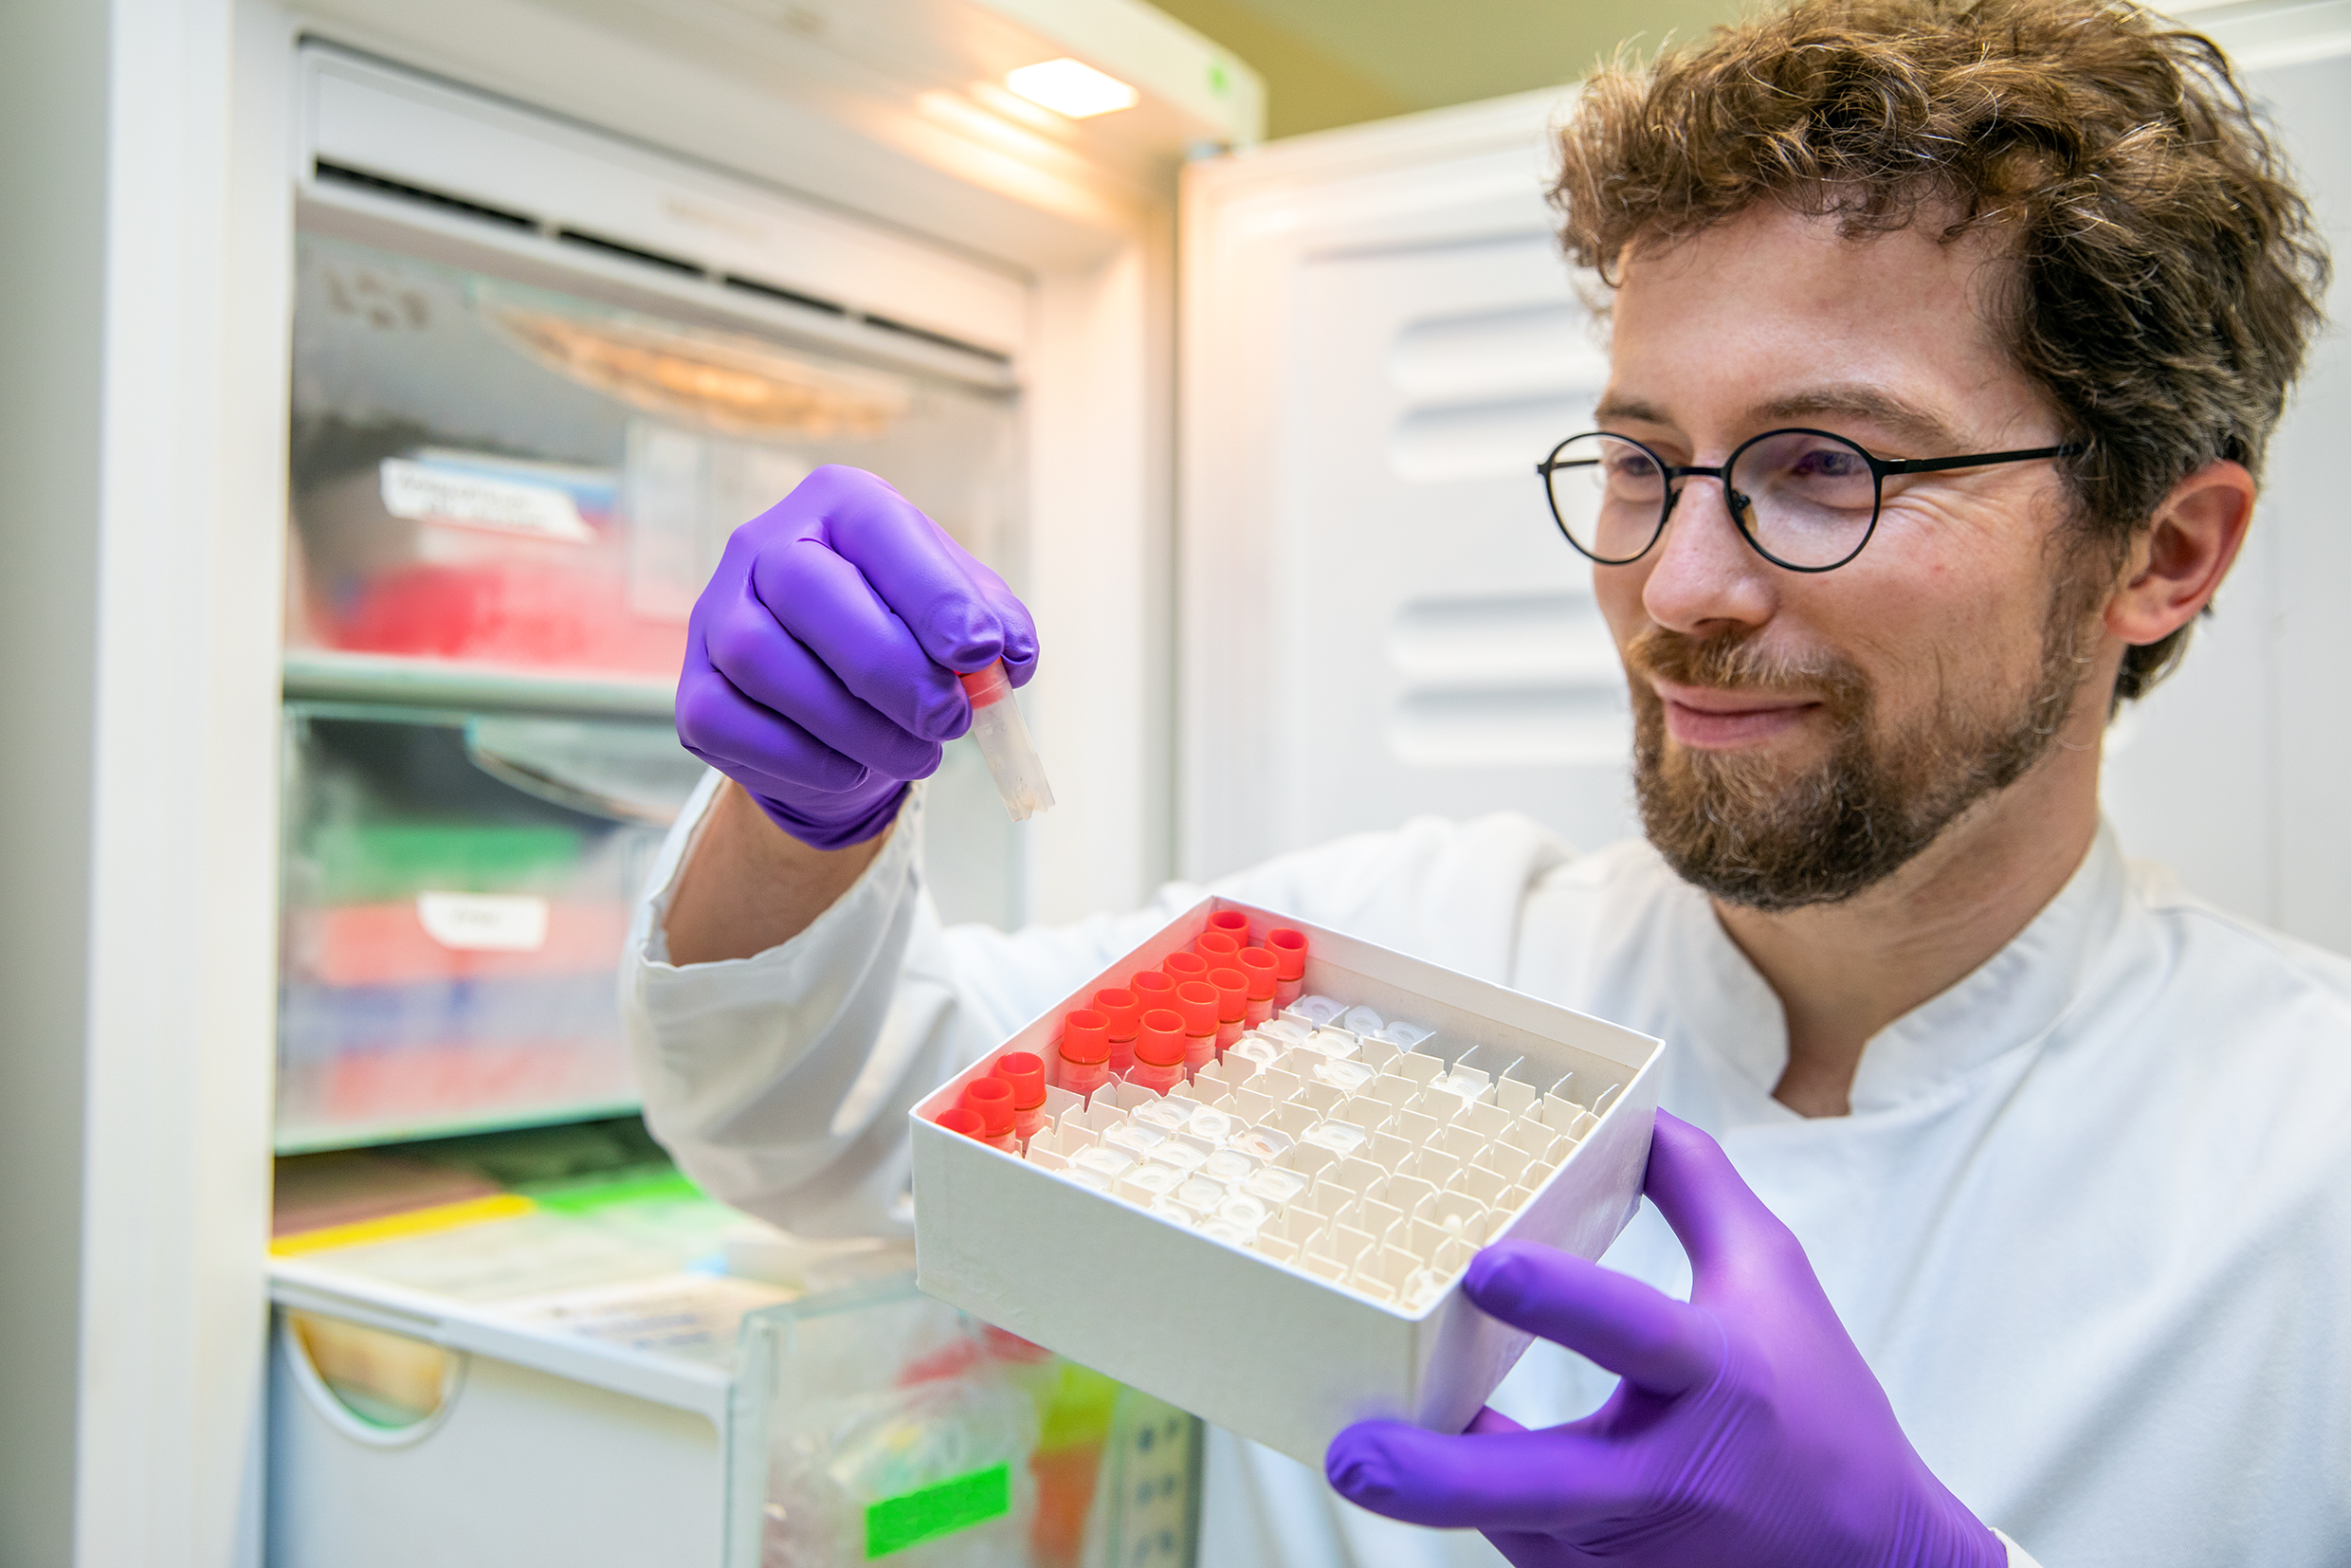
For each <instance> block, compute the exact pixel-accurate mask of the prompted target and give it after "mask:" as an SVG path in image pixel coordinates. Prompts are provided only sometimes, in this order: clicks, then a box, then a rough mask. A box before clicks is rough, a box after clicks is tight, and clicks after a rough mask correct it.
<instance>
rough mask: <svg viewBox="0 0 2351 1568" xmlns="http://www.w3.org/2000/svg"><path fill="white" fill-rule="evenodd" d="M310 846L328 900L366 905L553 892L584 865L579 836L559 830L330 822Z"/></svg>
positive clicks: (323, 896)
mask: <svg viewBox="0 0 2351 1568" xmlns="http://www.w3.org/2000/svg"><path fill="white" fill-rule="evenodd" d="M306 848H307V851H308V858H309V859H310V861H311V862H312V863H313V864H314V865H315V866H317V868H318V875H319V898H320V899H321V900H322V901H324V902H325V903H372V902H374V901H377V900H382V899H402V898H410V897H413V896H414V895H416V894H418V893H422V892H426V891H428V890H437V891H447V892H452V893H506V892H518V891H530V890H551V889H553V888H556V887H559V886H560V885H561V884H563V882H564V880H565V879H566V878H568V877H569V876H570V875H571V873H572V870H573V868H574V866H577V865H578V863H579V856H580V835H579V834H578V833H576V832H574V831H572V830H570V829H568V828H554V827H505V826H493V825H487V824H469V823H410V822H381V823H366V824H358V823H329V824H326V825H324V826H322V827H320V828H319V829H318V830H316V831H314V832H313V833H312V834H311V835H310V842H309V844H308V845H307V846H306Z"/></svg>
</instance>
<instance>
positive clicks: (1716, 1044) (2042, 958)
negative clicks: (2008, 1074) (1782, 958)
mask: <svg viewBox="0 0 2351 1568" xmlns="http://www.w3.org/2000/svg"><path fill="white" fill-rule="evenodd" d="M2127 884H2128V875H2127V872H2126V870H2125V868H2124V865H2123V854H2122V850H2121V848H2120V847H2119V846H2118V844H2117V843H2116V840H2115V835H2114V830H2113V827H2112V825H2111V824H2109V823H2107V822H2105V821H2104V820H2101V822H2100V823H2099V828H2098V832H2097V835H2096V836H2095V837H2094V838H2093V839H2092V840H2091V842H2090V848H2089V852H2088V853H2087V854H2086V855H2085V856H2084V857H2083V859H2082V864H2081V865H2080V866H2078V867H2076V868H2075V870H2074V873H2073V875H2072V876H2071V877H2069V879H2067V882H2066V884H2065V886H2064V887H2063V888H2061V889H2060V890H2059V891H2058V894H2057V896H2056V897H2055V898H2053V899H2051V900H2050V902H2049V903H2048V904H2047V905H2046V906H2044V907H2043V908H2042V910H2041V912H2040V913H2039V914H2037V915H2035V916H2034V917H2033V918H2032V921H2031V922H2030V923H2028V924H2027V925H2026V926H2025V928H2024V929H2023V930H2022V931H2020V932H2018V933H2017V934H2016V936H2015V937H2014V939H2012V940H2011V941H2010V942H2009V943H2008V945H2007V946H2005V947H2003V948H2001V949H2000V950H1999V951H1998V952H1997V953H1995V954H1994V955H1993V956H1992V957H1990V958H1988V959H1986V960H1985V961H1984V962H1983V964H1981V965H1980V966H1979V967H1977V969H1976V970H1974V971H1973V972H1972V973H1970V974H1968V975H1965V976H1963V977H1962V978H1960V979H1959V981H1958V982H1956V983H1955V984H1953V985H1952V986H1951V987H1950V988H1949V989H1948V990H1946V991H1943V992H1942V993H1941V994H1938V995H1935V996H1932V997H1929V998H1928V999H1927V1000H1926V1001H1924V1002H1923V1003H1921V1004H1920V1005H1919V1006H1917V1007H1915V1008H1913V1009H1911V1010H1910V1011H1909V1012H1905V1013H1904V1014H1903V1015H1902V1016H1901V1017H1899V1018H1897V1019H1895V1020H1894V1021H1893V1022H1892V1023H1890V1024H1888V1025H1886V1028H1885V1029H1883V1030H1879V1031H1878V1033H1877V1034H1876V1035H1875V1036H1874V1037H1872V1038H1871V1040H1870V1041H1869V1043H1868V1046H1867V1047H1865V1048H1864V1049H1863V1052H1862V1058H1861V1067H1860V1069H1859V1070H1858V1071H1857V1072H1856V1073H1855V1074H1854V1077H1853V1088H1852V1097H1851V1104H1852V1114H1853V1115H1855V1116H1866V1115H1868V1114H1870V1113H1871V1112H1877V1111H1886V1110H1890V1109H1892V1108H1894V1107H1896V1106H1898V1105H1902V1104H1904V1103H1908V1102H1913V1101H1916V1100H1917V1099H1919V1098H1920V1097H1922V1096H1924V1095H1928V1094H1931V1093H1933V1092H1935V1091H1936V1090H1937V1089H1939V1088H1941V1087H1942V1086H1943V1085H1949V1084H1951V1083H1953V1082H1954V1081H1955V1080H1957V1079H1959V1078H1961V1077H1963V1076H1965V1075H1966V1074H1968V1073H1970V1072H1972V1071H1974V1070H1975V1069H1976V1068H1977V1067H1981V1066H1982V1065H1984V1064H1985V1063H1987V1062H1990V1061H1992V1060H1994V1059H1995V1058H1996V1057H1999V1056H2001V1055H2004V1054H2006V1053H2007V1052H2009V1051H2011V1050H2015V1049H2019V1048H2025V1047H2028V1046H2031V1045H2033V1044H2035V1043H2037V1042H2038V1041H2039V1040H2041V1039H2042V1038H2043V1037H2044V1036H2046V1035H2047V1034H2048V1033H2049V1031H2050V1030H2051V1029H2052V1028H2053V1027H2054V1026H2055V1025H2056V1024H2057V1023H2058V1021H2059V1020H2060V1019H2062V1018H2063V1017H2064V1016H2065V1014H2066V1012H2068V1010H2069V1008H2070V1007H2071V1006H2072V1005H2073V1003H2074V1002H2075V1000H2076V999H2077V998H2078V997H2079V996H2080V995H2081V994H2082V992H2083V989H2084V985H2085V983H2086V981H2087V977H2088V975H2089V972H2090V970H2091V967H2092V966H2093V965H2094V964H2095V963H2096V961H2097V959H2098V957H2099V956H2100V955H2101V954H2102V953H2104V952H2105V949H2106V946H2107V944H2108V943H2109V942H2110V941H2111V939H2113V937H2114V934H2115V932H2116V931H2117V929H2118V928H2119V927H2120V925H2121V923H2122V920H2123V895H2124V891H2125V889H2126V887H2127ZM1689 893H1690V897H1689V899H1688V902H1687V903H1686V913H1687V914H1688V916H1689V917H1690V918H1689V919H1687V920H1686V921H1683V922H1681V923H1682V924H1683V926H1684V933H1683V939H1682V940H1681V941H1679V942H1677V943H1676V945H1677V947H1679V948H1681V949H1682V951H1683V953H1684V954H1685V955H1686V966H1685V967H1684V968H1683V970H1682V973H1684V974H1685V975H1697V976H1702V977H1703V980H1702V983H1700V984H1697V985H1693V986H1692V987H1691V988H1690V990H1689V992H1688V993H1687V994H1686V1012H1685V1016H1686V1021H1687V1023H1688V1025H1689V1026H1690V1028H1689V1033H1688V1036H1687V1043H1688V1044H1689V1045H1691V1046H1692V1047H1693V1048H1697V1049H1698V1050H1700V1051H1702V1052H1704V1054H1707V1055H1710V1056H1713V1057H1714V1058H1716V1059H1717V1061H1718V1063H1719V1064H1720V1065H1721V1066H1722V1067H1728V1068H1729V1069H1730V1070H1731V1072H1732V1073H1733V1074H1735V1075H1736V1076H1737V1078H1739V1079H1740V1080H1742V1081H1744V1083H1745V1084H1746V1085H1751V1086H1752V1087H1753V1088H1754V1089H1755V1090H1756V1091H1757V1092H1758V1095H1759V1103H1752V1104H1750V1105H1749V1107H1748V1108H1747V1116H1746V1117H1744V1118H1741V1119H1740V1120H1753V1121H1766V1122H1770V1121H1801V1120H1803V1119H1802V1118H1800V1117H1798V1116H1797V1115H1796V1113H1795V1112H1794V1111H1791V1110H1789V1109H1788V1108H1787V1107H1786V1106H1784V1105H1781V1104H1780V1103H1778V1102H1777V1101H1775V1100H1773V1099H1772V1098H1771V1093H1772V1089H1773V1088H1774V1086H1776V1085H1777V1084H1778V1082H1779V1079H1780V1075H1781V1074H1782V1073H1783V1072H1784V1071H1785V1070H1786V1068H1787V1065H1788V1029H1787V1020H1786V1015H1785V1013H1784V1012H1782V1010H1781V1008H1780V1005H1779V999H1778V997H1777V994H1775V993H1774V992H1773V991H1772V989H1771V987H1770V986H1769V985H1768V984H1767V983H1765V981H1764V979H1763V976H1762V975H1761V974H1760V973H1759V972H1758V971H1757V969H1756V967H1755V965H1754V964H1752V963H1750V962H1749V961H1748V959H1747V956H1746V955H1745V954H1744V953H1742V952H1741V951H1740V948H1739V944H1738V943H1736V942H1734V941H1732V940H1731V939H1730V935H1729V933H1727V932H1725V931H1724V930H1723V929H1722V922H1721V921H1719V920H1718V919H1716V918H1715V914H1714V909H1713V906H1712V905H1711V904H1709V903H1707V902H1706V900H1705V898H1704V896H1703V895H1701V894H1699V893H1697V891H1696V890H1695V889H1690V890H1689ZM1726 1108H1727V1107H1726Z"/></svg>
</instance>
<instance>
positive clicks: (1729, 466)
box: [1535, 429, 2087, 572]
mask: <svg viewBox="0 0 2351 1568" xmlns="http://www.w3.org/2000/svg"><path fill="white" fill-rule="evenodd" d="M2086 450H2087V447H2085V446H2084V445H2083V444H2081V443H2079V442H2069V443H2068V444H2066V445H2065V446H2062V447H2032V448H2031V449H2030V450H2026V451H2016V452H1971V453H1969V454H1967V455H1966V456H1964V457H1921V458H1892V459H1888V458H1882V457H1874V456H1872V455H1871V454H1869V453H1868V452H1867V451H1864V450H1863V449H1862V448H1861V447H1858V446H1855V445H1854V444H1853V443H1852V442H1850V441H1848V440H1846V439H1845V438H1844V437H1843V436H1841V435H1832V434H1831V433H1830V432H1829V431H1827V430H1805V429H1786V430H1766V431H1764V432H1763V433H1762V434H1761V435H1759V436H1756V437H1754V438H1753V439H1751V440H1749V441H1746V442H1744V443H1742V444H1740V447H1739V448H1738V450H1736V451H1734V452H1732V453H1731V455H1730V459H1729V461H1728V462H1725V463H1723V464H1722V465H1721V466H1719V467H1708V466H1705V465H1701V464H1681V465H1676V464H1671V463H1668V462H1667V461H1666V460H1665V459H1664V458H1662V457H1659V456H1658V455H1657V454H1656V453H1655V452H1653V451H1651V450H1649V448H1648V447H1644V446H1642V445H1641V443H1639V442H1637V441H1635V440H1633V439H1632V438H1631V436H1625V435H1612V434H1610V433H1609V432H1608V431H1606V430H1591V431H1587V432H1586V433H1585V434H1582V435H1576V436H1570V437H1568V438H1567V439H1566V440H1565V441H1562V442H1560V443H1559V444H1558V446H1557V447H1553V448H1551V455H1550V456H1549V457H1547V458H1545V459H1543V460H1542V461H1541V462H1540V463H1538V464H1537V465H1535V471H1536V472H1537V473H1538V474H1540V475H1541V476H1542V482H1543V489H1544V491H1545V492H1546V493H1547V494H1548V495H1549V496H1550V498H1551V516H1552V520H1554V521H1556V522H1557V523H1558V525H1559V532H1560V533H1561V534H1564V535H1565V536H1567V542H1568V543H1570V544H1572V545H1574V546H1575V547H1576V549H1578V550H1580V551H1582V552H1583V553H1584V554H1585V555H1587V556H1591V557H1592V558H1593V559H1594V560H1595V561H1596V562H1598V563H1599V564H1600V565H1602V566H1624V565H1627V564H1628V563H1630V562H1632V561H1636V560H1639V559H1640V558H1641V557H1642V556H1645V555H1647V554H1649V547H1650V546H1651V545H1653V544H1655V543H1656V542H1657V539H1658V537H1659V536H1660V535H1662V534H1664V533H1665V531H1666V521H1667V520H1668V519H1669V518H1671V517H1672V516H1673V503H1674V502H1675V501H1678V500H1679V499H1681V495H1682V486H1681V484H1680V483H1678V482H1679V481H1682V480H1686V479H1716V480H1721V481H1722V496H1723V500H1724V501H1726V502H1727V503H1728V505H1729V507H1730V513H1731V518H1732V520H1734V521H1735V522H1737V523H1738V524H1739V532H1740V535H1741V537H1743V538H1745V539H1746V541H1747V542H1748V543H1749V544H1750V545H1752V546H1754V547H1755V553H1756V554H1757V555H1759V556H1762V557H1763V558H1764V559H1765V560H1767V561H1770V562H1771V563H1772V564H1773V565H1774V566H1781V567H1785V568H1787V569H1788V570H1789V571H1791V572H1832V571H1834V570H1835V569H1836V568H1838V567H1840V566H1843V565H1844V564H1845V563H1846V562H1847V561H1850V560H1851V559H1852V558H1853V557H1854V556H1858V555H1860V554H1861V547H1862V546H1863V545H1865V544H1868V542H1869V536H1870V535H1871V534H1873V533H1875V532H1876V531H1877V526H1878V512H1879V509H1880V507H1881V506H1882V505H1883V504H1884V502H1885V500H1886V476H1887V475H1889V474H1932V473H1940V472H1941V471H1943V470H1944V469H1947V468H1982V467H1989V466H1991V465H1994V464H1996V463H2029V462H2031V461H2032V460H2033V459H2035V458H2044V457H2073V456H2076V455H2077V454H2079V453H2081V452H2083V451H2086Z"/></svg>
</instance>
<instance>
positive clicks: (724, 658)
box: [701, 588, 939, 789]
mask: <svg viewBox="0 0 2351 1568" xmlns="http://www.w3.org/2000/svg"><path fill="white" fill-rule="evenodd" d="M701 630H702V652H703V654H704V656H705V657H706V658H707V659H708V660H709V661H710V667H711V668H712V669H713V670H715V671H716V672H717V673H718V674H719V675H720V676H722V677H724V679H725V682H726V684H728V685H730V686H732V687H733V688H734V689H735V690H736V691H737V692H738V693H739V694H740V695H742V696H743V697H746V698H748V699H749V700H750V701H751V702H752V703H754V704H755V705H756V707H758V708H761V709H765V710H767V711H769V712H772V713H774V714H775V715H777V716H779V717H781V718H783V719H787V720H791V721H792V722H793V724H795V725H797V726H798V727H799V728H800V729H801V730H804V731H806V732H807V733H808V734H809V735H810V736H812V737H813V738H815V739H817V740H818V741H820V742H822V743H823V744H824V745H826V746H828V747H829V748H830V749H831V750H833V751H835V752H838V753H840V754H841V755H842V756H843V757H847V758H848V759H849V760H851V761H853V762H855V763H857V764H858V765H859V766H860V767H861V768H870V769H871V770H873V771H874V772H875V773H878V774H881V775H884V776H886V777H890V778H901V779H904V778H927V777H929V776H930V775H931V774H932V773H933V772H935V771H937V769H938V767H939V743H938V742H937V741H935V740H928V739H925V738H922V737H921V736H919V735H910V734H908V733H907V732H906V731H905V730H904V729H902V728H901V727H900V726H899V725H898V724H896V723H893V722H892V721H891V720H889V719H888V718H887V717H885V716H884V715H883V714H881V713H879V712H877V711H875V709H874V708H873V707H872V706H871V705H870V704H868V703H867V702H865V700H864V699H862V698H860V697H859V696H858V695H857V694H856V693H855V692H852V691H851V690H849V689H848V687H847V685H845V684H843V683H842V680H841V677H840V676H839V675H838V674H837V673H835V672H834V671H833V670H832V669H831V668H830V667H829V665H827V664H826V663H825V661H824V660H822V659H820V658H818V657H817V656H816V655H815V654H814V653H812V652H811V651H810V650H809V648H808V647H807V646H806V645H805V644H803V643H801V642H800V640H799V639H798V638H796V637H794V636H793V634H792V633H791V632H790V631H788V630H786V629H784V628H783V627H781V626H779V625H778V624H776V621H775V617H774V616H773V615H771V614H769V613H768V610H767V607H766V606H765V605H764V604H762V603H760V602H759V600H758V598H757V597H756V595H755V594H754V593H751V592H750V590H749V589H748V588H746V589H745V590H744V591H743V592H742V593H738V594H735V595H731V596H729V597H728V598H725V599H723V600H720V602H718V603H716V604H714V605H713V606H712V607H711V611H710V613H709V615H708V616H707V617H706V618H705V619H704V621H703V623H702V629H701ZM749 717H751V718H756V715H755V716H749ZM753 733H754V734H756V727H755V730H754V732H753ZM748 738H749V737H746V739H748ZM745 760H749V759H748V758H746V759H745ZM784 776H786V777H790V776H792V775H784ZM805 782H806V783H807V784H808V785H809V786H810V787H812V788H820V789H821V788H825V787H826V786H825V785H823V784H821V783H819V782H818V781H817V780H815V779H809V780H806V781H805Z"/></svg>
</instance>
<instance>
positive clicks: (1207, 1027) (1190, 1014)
mask: <svg viewBox="0 0 2351 1568" xmlns="http://www.w3.org/2000/svg"><path fill="white" fill-rule="evenodd" d="M1175 1011H1176V1012H1177V1013H1178V1014H1180V1015H1181V1016H1182V1018H1183V1021H1184V1076H1185V1077H1186V1078H1190V1077H1191V1076H1192V1075H1193V1074H1194V1072H1197V1071H1198V1070H1199V1069H1200V1068H1202V1067H1207V1066H1208V1065H1209V1064H1210V1063H1211V1062H1213V1061H1215V1060H1216V1030H1217V1028H1218V1020H1217V1016H1216V1013H1217V1007H1216V988H1215V987H1214V986H1212V985H1211V984H1209V983H1208V982H1207V981H1206V980H1186V981H1185V982H1184V983H1183V984H1181V985H1179V986H1177V987H1176V988H1175ZM1233 1038H1234V1039H1236V1040H1238V1039H1239V1038H1240V1035H1238V1034H1237V1033H1236V1034H1235V1035H1234V1036H1233Z"/></svg>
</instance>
